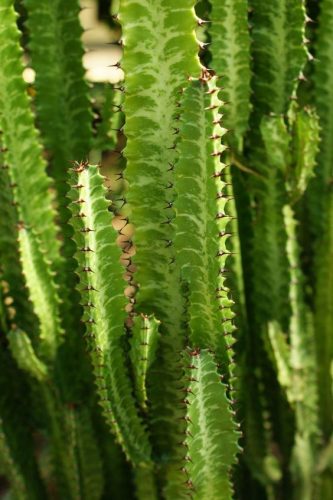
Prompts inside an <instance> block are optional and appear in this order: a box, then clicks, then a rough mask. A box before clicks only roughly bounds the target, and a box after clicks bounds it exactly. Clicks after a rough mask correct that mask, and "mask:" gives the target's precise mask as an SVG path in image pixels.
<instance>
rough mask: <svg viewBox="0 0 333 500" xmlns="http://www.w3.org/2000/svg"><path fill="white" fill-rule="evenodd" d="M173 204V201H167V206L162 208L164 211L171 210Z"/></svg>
mask: <svg viewBox="0 0 333 500" xmlns="http://www.w3.org/2000/svg"><path fill="white" fill-rule="evenodd" d="M173 203H174V202H173V201H167V202H166V204H167V206H166V207H164V208H165V209H166V208H172V207H173Z"/></svg>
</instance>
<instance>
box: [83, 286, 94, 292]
mask: <svg viewBox="0 0 333 500" xmlns="http://www.w3.org/2000/svg"><path fill="white" fill-rule="evenodd" d="M82 290H83V291H84V292H97V290H96V288H94V287H93V286H92V285H87V286H86V287H84V288H82Z"/></svg>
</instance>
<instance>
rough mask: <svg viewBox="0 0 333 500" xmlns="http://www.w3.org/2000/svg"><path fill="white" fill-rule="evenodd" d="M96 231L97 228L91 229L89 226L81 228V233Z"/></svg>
mask: <svg viewBox="0 0 333 500" xmlns="http://www.w3.org/2000/svg"><path fill="white" fill-rule="evenodd" d="M94 231H95V229H90V228H89V227H85V228H83V229H80V233H91V232H94Z"/></svg>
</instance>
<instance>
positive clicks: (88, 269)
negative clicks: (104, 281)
mask: <svg viewBox="0 0 333 500" xmlns="http://www.w3.org/2000/svg"><path fill="white" fill-rule="evenodd" d="M82 272H83V273H93V272H94V271H93V270H92V269H91V268H90V267H83V268H82Z"/></svg>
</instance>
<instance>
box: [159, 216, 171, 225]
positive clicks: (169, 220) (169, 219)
mask: <svg viewBox="0 0 333 500" xmlns="http://www.w3.org/2000/svg"><path fill="white" fill-rule="evenodd" d="M172 221H173V218H171V217H168V218H167V220H165V221H164V222H161V224H172Z"/></svg>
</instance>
